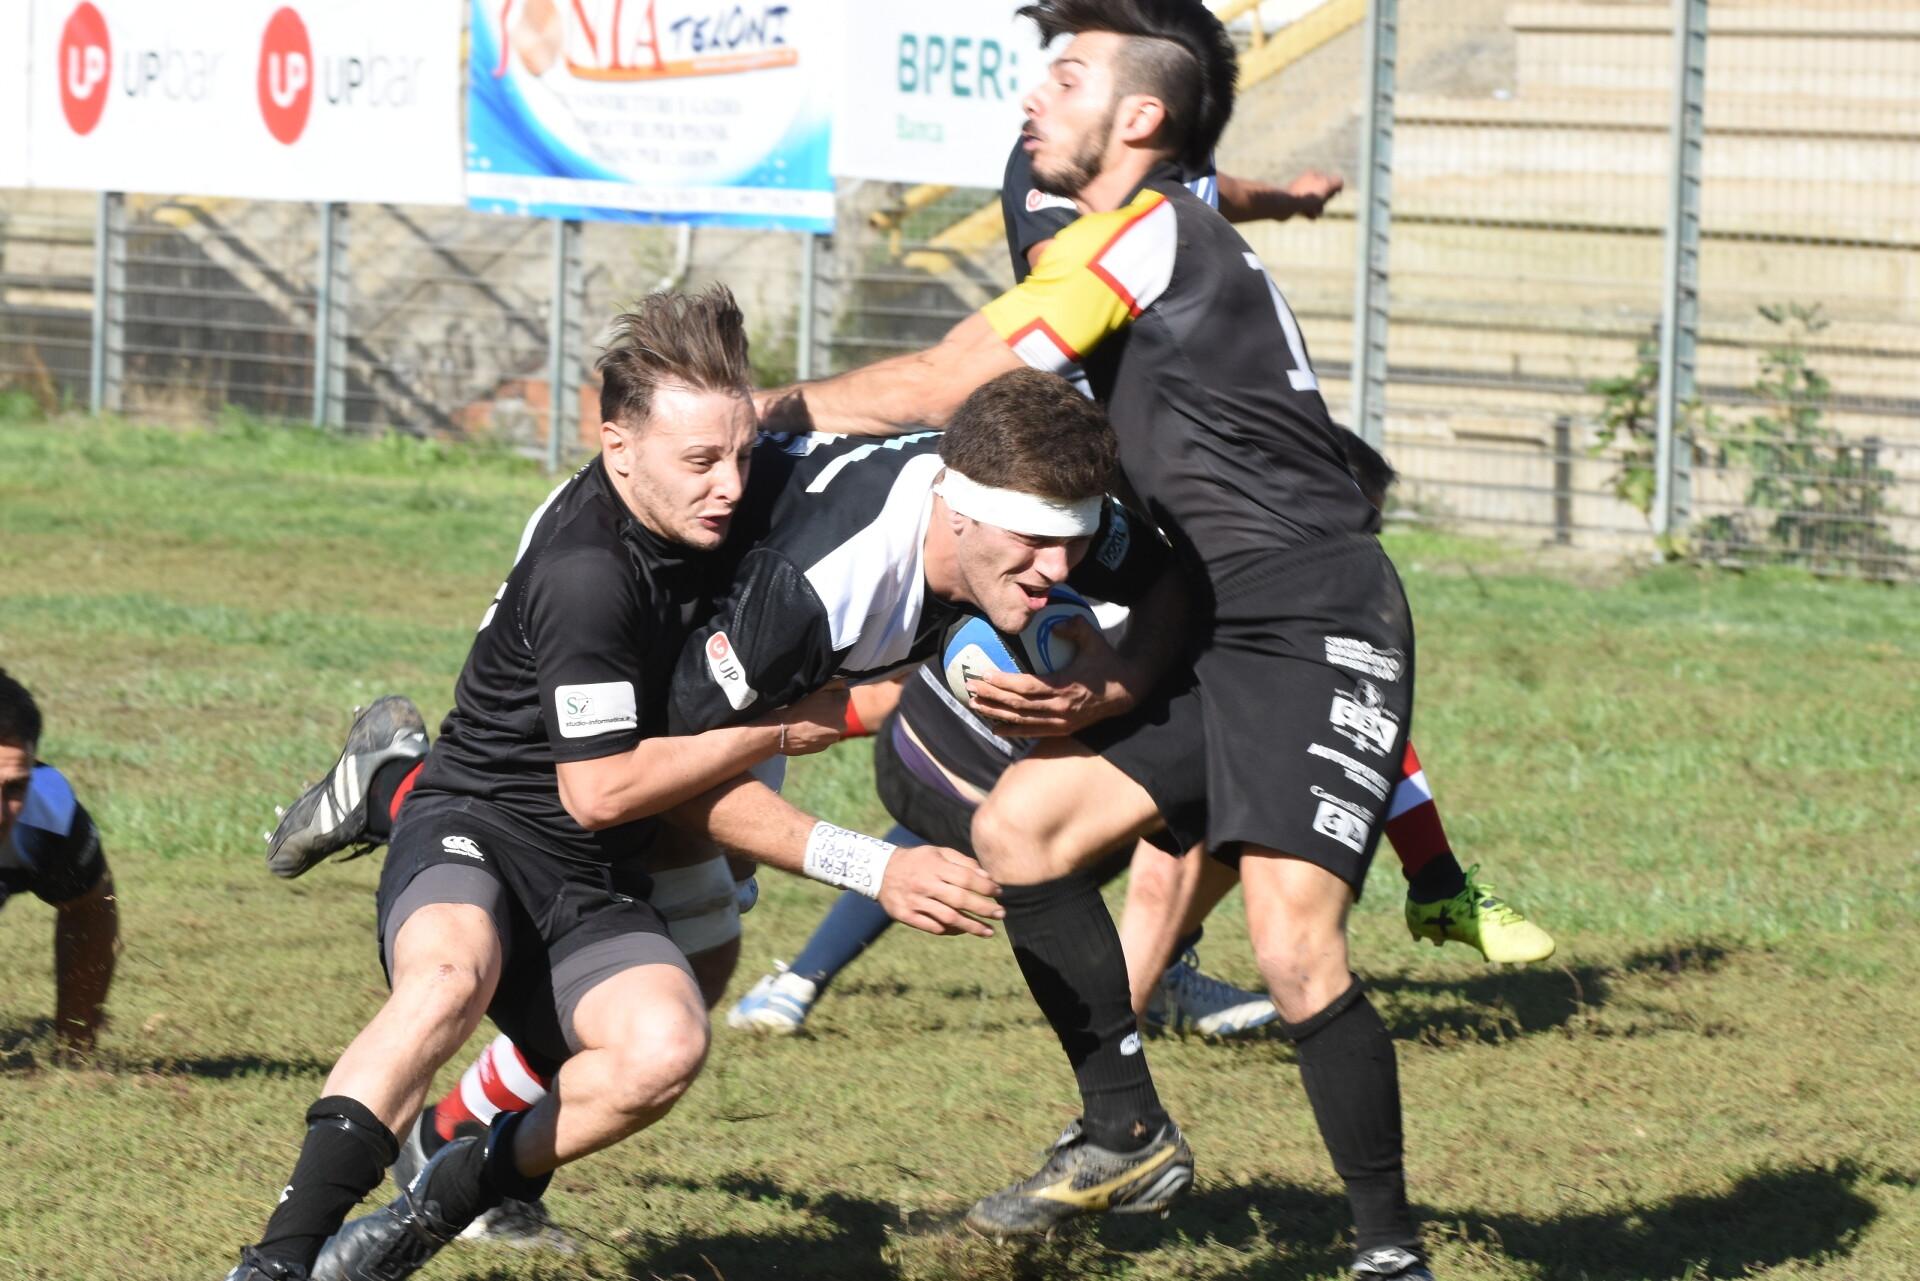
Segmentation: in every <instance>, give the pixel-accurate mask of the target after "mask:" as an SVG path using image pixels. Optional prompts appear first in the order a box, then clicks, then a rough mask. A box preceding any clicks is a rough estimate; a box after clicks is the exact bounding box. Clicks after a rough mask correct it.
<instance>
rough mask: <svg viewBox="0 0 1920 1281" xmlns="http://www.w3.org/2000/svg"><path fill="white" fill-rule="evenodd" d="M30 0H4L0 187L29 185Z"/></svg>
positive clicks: (0, 1) (0, 2) (0, 3)
mask: <svg viewBox="0 0 1920 1281" xmlns="http://www.w3.org/2000/svg"><path fill="white" fill-rule="evenodd" d="M32 30H33V11H32V9H30V8H29V7H28V4H27V0H0V187H24V186H26V185H27V70H28V68H29V67H30V66H31V63H30V62H29V60H28V59H29V55H28V48H27V46H28V38H29V34H30V33H31V32H32Z"/></svg>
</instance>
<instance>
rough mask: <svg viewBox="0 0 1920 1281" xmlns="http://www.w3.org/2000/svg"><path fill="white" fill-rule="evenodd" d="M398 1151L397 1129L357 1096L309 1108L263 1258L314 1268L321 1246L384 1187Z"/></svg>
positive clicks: (336, 1097) (262, 1247)
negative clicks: (370, 1195)
mask: <svg viewBox="0 0 1920 1281" xmlns="http://www.w3.org/2000/svg"><path fill="white" fill-rule="evenodd" d="M398 1155H400V1144H399V1142H398V1141H397V1140H396V1139H395V1138H394V1137H393V1131H391V1130H389V1129H388V1128H387V1127H386V1126H385V1125H382V1124H381V1122H380V1118H379V1117H377V1116H375V1115H374V1114H373V1113H372V1112H370V1111H368V1110H367V1107H366V1105H365V1104H363V1103H361V1102H360V1101H359V1100H357V1099H350V1098H348V1097H347V1096H345V1095H344V1094H333V1095H328V1096H327V1097H326V1098H324V1099H321V1100H320V1101H319V1102H318V1103H315V1104H314V1105H313V1106H312V1107H310V1108H308V1109H307V1137H306V1140H305V1141H304V1142H303V1143H301V1145H300V1159H299V1160H298V1161H296V1162H294V1166H293V1174H292V1175H291V1176H289V1177H288V1179H287V1190H286V1191H285V1192H284V1193H282V1194H281V1197H280V1204H279V1205H278V1206H276V1207H274V1211H273V1217H272V1218H270V1219H268V1220H267V1230H266V1231H265V1233H263V1234H262V1235H261V1238H260V1245H259V1247H258V1253H259V1254H260V1256H261V1257H262V1258H266V1259H276V1260H280V1261H282V1262H285V1263H294V1264H298V1265H299V1266H300V1267H302V1268H311V1267H312V1266H313V1260H314V1256H316V1255H318V1254H319V1253H320V1246H321V1244H322V1243H323V1242H324V1241H326V1239H327V1238H328V1237H330V1236H332V1235H333V1234H334V1233H335V1232H337V1231H338V1230H339V1228H340V1225H341V1223H343V1222H344V1221H345V1220H346V1217H347V1214H348V1212H349V1211H351V1210H352V1209H353V1207H354V1206H356V1205H358V1204H359V1203H360V1198H361V1197H364V1196H365V1195H366V1194H367V1193H369V1192H371V1191H373V1190H374V1189H375V1188H377V1187H379V1186H380V1180H381V1179H383V1178H385V1177H386V1174H387V1167H388V1166H390V1165H392V1164H393V1159H394V1158H395V1157H396V1156H398Z"/></svg>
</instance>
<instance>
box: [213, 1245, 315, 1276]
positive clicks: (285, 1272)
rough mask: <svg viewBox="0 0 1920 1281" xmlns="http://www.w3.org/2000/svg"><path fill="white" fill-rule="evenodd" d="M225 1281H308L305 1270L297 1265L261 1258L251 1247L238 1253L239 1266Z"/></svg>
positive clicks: (228, 1274)
mask: <svg viewBox="0 0 1920 1281" xmlns="http://www.w3.org/2000/svg"><path fill="white" fill-rule="evenodd" d="M226 1281H309V1278H308V1276H307V1270H306V1269H305V1268H303V1267H301V1266H300V1265H299V1264H297V1263H286V1262H283V1261H281V1260H279V1259H268V1258H263V1257H262V1256H261V1254H260V1252H259V1251H258V1250H257V1249H255V1248H254V1247H253V1246H247V1247H246V1248H245V1249H243V1250H241V1251H240V1266H239V1267H237V1268H235V1269H234V1270H233V1271H231V1272H229V1273H227V1278H226Z"/></svg>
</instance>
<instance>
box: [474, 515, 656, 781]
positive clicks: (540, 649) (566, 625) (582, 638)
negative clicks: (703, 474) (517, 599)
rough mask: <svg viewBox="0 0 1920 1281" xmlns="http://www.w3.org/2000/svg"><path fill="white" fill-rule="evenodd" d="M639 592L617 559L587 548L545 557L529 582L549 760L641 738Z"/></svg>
mask: <svg viewBox="0 0 1920 1281" xmlns="http://www.w3.org/2000/svg"><path fill="white" fill-rule="evenodd" d="M639 591H640V588H639V586H638V584H637V583H636V581H635V577H634V573H633V570H632V568H631V567H630V566H629V565H627V564H625V563H623V562H622V561H621V559H620V557H619V556H618V555H616V554H614V553H612V552H610V551H607V550H604V549H601V548H597V547H588V546H576V547H569V548H566V549H563V550H560V551H557V552H555V553H552V554H550V555H548V556H546V557H544V558H543V559H542V560H541V561H540V564H539V572H538V573H535V574H533V575H532V577H531V579H530V580H529V582H528V585H527V596H526V600H527V604H526V617H525V619H524V624H523V625H524V626H525V628H526V633H527V643H528V646H529V648H530V649H531V650H532V652H533V666H534V676H535V679H536V680H537V682H538V684H539V687H540V720H541V723H542V725H544V726H545V728H546V732H547V743H548V746H549V747H550V748H551V749H552V753H553V759H554V760H555V761H589V760H594V759H596V758H598V757H602V756H612V755H614V754H616V753H618V752H626V751H631V750H633V747H634V745H635V744H637V743H638V742H639V741H640V725H641V723H642V722H643V721H644V719H645V716H646V713H647V710H648V709H647V708H645V707H642V706H641V705H640V700H641V699H642V698H643V697H644V691H645V690H646V687H647V686H646V682H645V681H644V680H642V679H641V673H640V672H639V671H638V670H636V664H637V659H636V657H635V656H636V655H638V654H641V653H643V652H645V649H646V644H645V636H644V632H643V629H644V628H646V627H648V626H650V625H651V623H650V621H649V614H648V612H647V611H645V610H643V609H642V608H641V602H640V599H639ZM494 625H495V626H498V625H499V623H498V622H496V623H495V624H494Z"/></svg>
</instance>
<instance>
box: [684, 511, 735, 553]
mask: <svg viewBox="0 0 1920 1281" xmlns="http://www.w3.org/2000/svg"><path fill="white" fill-rule="evenodd" d="M732 524H733V518H732V517H731V516H695V517H693V518H692V519H691V520H689V521H688V522H687V523H686V525H685V527H684V528H683V529H682V530H681V540H680V541H682V542H684V543H685V544H687V546H689V547H695V548H698V549H699V550H701V551H712V550H713V549H714V548H716V547H718V546H719V545H720V544H721V543H724V542H726V541H727V530H728V529H729V528H731V527H732Z"/></svg>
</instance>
